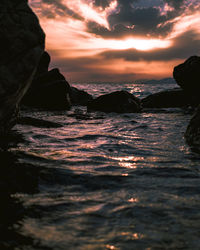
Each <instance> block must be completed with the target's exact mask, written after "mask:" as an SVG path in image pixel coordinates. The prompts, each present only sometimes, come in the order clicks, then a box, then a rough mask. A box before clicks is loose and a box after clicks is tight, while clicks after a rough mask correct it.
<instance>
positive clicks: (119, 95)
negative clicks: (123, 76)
mask: <svg viewBox="0 0 200 250" xmlns="http://www.w3.org/2000/svg"><path fill="white" fill-rule="evenodd" d="M87 108H88V110H97V111H102V112H116V113H134V112H139V111H140V110H141V105H140V100H139V99H138V98H136V97H135V96H134V95H132V94H130V93H128V92H127V91H123V90H122V91H116V92H113V93H110V94H106V95H102V96H99V97H97V98H96V99H94V100H92V101H91V102H89V103H88V105H87Z"/></svg>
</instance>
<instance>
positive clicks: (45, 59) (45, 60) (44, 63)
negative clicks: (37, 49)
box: [35, 51, 51, 78]
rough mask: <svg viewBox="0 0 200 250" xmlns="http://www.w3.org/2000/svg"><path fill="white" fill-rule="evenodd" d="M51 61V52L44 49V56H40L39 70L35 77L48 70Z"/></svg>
mask: <svg viewBox="0 0 200 250" xmlns="http://www.w3.org/2000/svg"><path fill="white" fill-rule="evenodd" d="M50 61H51V57H50V55H49V53H48V52H46V51H44V53H43V54H42V57H41V58H40V61H39V64H38V67H37V72H36V74H35V78H37V77H39V76H41V75H42V74H45V73H47V72H48V69H49V64H50Z"/></svg>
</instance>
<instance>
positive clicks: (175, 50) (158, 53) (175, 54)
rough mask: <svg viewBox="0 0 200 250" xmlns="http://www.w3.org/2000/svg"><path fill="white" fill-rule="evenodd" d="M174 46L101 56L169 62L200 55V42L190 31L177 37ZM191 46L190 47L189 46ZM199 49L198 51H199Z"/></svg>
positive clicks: (117, 52) (109, 53) (103, 54)
mask: <svg viewBox="0 0 200 250" xmlns="http://www.w3.org/2000/svg"><path fill="white" fill-rule="evenodd" d="M173 43H174V44H173V46H172V47H170V48H164V49H154V50H150V51H138V50H136V49H129V50H125V51H124V50H120V51H113V50H112V51H108V52H104V53H102V54H101V55H102V56H103V58H104V59H124V60H126V61H135V62H138V61H149V62H150V61H169V60H175V59H185V58H187V57H189V56H191V55H196V54H199V53H200V40H199V39H198V38H197V34H196V33H195V32H193V31H188V32H186V33H184V34H183V35H181V36H179V37H177V38H176V39H175V40H174V42H173ZM188 45H189V46H188ZM197 48H198V49H197Z"/></svg>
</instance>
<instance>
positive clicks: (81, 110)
mask: <svg viewBox="0 0 200 250" xmlns="http://www.w3.org/2000/svg"><path fill="white" fill-rule="evenodd" d="M76 87H78V88H80V89H84V90H86V91H87V92H89V93H90V94H92V95H93V96H99V95H100V94H104V93H109V92H112V91H115V90H121V89H124V90H128V91H129V92H131V93H134V94H135V95H136V96H138V97H145V96H147V95H148V94H151V93H155V92H158V91H160V90H163V89H169V88H173V87H176V86H175V85H174V84H173V83H169V84H160V83H157V82H155V83H149V84H141V83H140V84H139V83H138V84H125V83H124V84H77V85H76ZM22 114H23V115H24V116H31V117H35V118H41V119H45V120H48V121H53V122H56V123H58V124H61V125H63V127H60V128H41V127H34V126H28V125H17V126H15V128H14V130H13V132H12V134H11V135H10V138H9V145H8V147H7V149H5V150H4V151H1V152H0V155H1V162H2V163H1V165H2V166H1V171H2V173H1V177H0V190H1V197H2V199H1V213H0V216H1V226H0V229H1V240H0V249H17V250H19V249H24V250H33V249H34V250H38V249H56V250H57V249H58V250H66V249H80V250H81V249H112V250H115V249H148V250H150V249H200V227H199V224H200V212H199V211H200V196H199V193H200V155H199V154H197V153H195V152H193V151H192V150H191V149H190V147H189V146H188V145H187V144H186V143H185V140H184V132H185V130H186V127H187V124H188V122H189V120H190V119H191V115H192V114H191V112H189V111H188V110H186V109H180V108H176V109H175V108H173V109H149V110H144V111H143V112H142V113H133V114H130V113H127V114H116V113H109V114H106V113H101V112H87V110H86V108H85V107H81V106H76V107H73V108H72V109H71V110H70V111H63V112H61V111H57V112H46V111H36V110H32V111H23V112H22ZM1 143H4V141H3V140H2V142H1Z"/></svg>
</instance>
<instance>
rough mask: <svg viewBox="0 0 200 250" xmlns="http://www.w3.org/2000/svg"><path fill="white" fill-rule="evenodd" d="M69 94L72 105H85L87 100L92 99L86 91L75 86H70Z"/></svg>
mask: <svg viewBox="0 0 200 250" xmlns="http://www.w3.org/2000/svg"><path fill="white" fill-rule="evenodd" d="M69 96H70V100H71V103H72V104H73V105H82V106H87V104H88V102H90V101H92V100H93V97H92V96H91V95H90V94H88V93H87V92H86V91H84V90H79V89H77V88H75V87H71V89H70V95H69Z"/></svg>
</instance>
